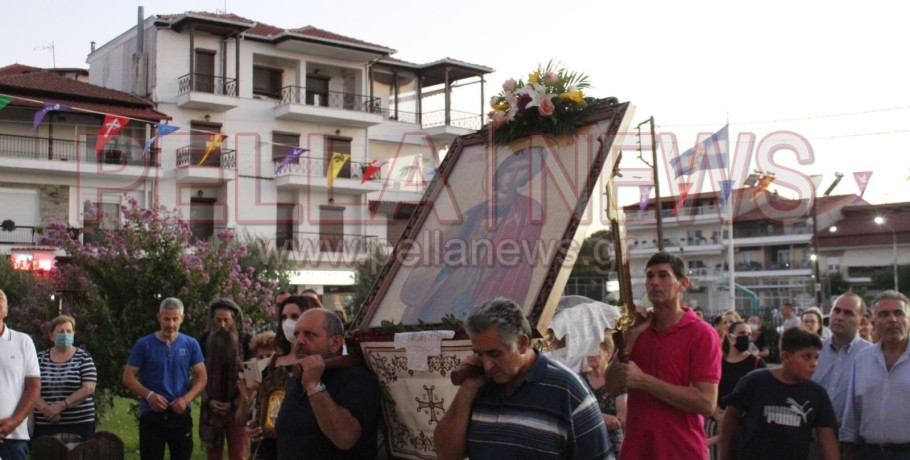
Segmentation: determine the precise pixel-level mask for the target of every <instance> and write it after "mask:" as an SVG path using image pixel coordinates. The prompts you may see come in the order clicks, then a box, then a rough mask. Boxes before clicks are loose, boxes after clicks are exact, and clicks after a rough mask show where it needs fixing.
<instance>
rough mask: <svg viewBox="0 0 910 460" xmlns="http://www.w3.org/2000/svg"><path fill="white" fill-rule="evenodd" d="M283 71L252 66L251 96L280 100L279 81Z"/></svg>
mask: <svg viewBox="0 0 910 460" xmlns="http://www.w3.org/2000/svg"><path fill="white" fill-rule="evenodd" d="M282 74H283V71H282V70H281V69H273V68H270V67H262V66H258V65H254V66H253V94H255V95H258V96H265V97H270V98H273V99H280V98H281V80H282V78H281V77H282Z"/></svg>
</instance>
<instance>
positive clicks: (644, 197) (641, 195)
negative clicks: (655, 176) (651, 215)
mask: <svg viewBox="0 0 910 460" xmlns="http://www.w3.org/2000/svg"><path fill="white" fill-rule="evenodd" d="M653 188H654V186H653V185H639V186H638V209H640V210H642V211H644V210H645V208H647V207H648V204H649V203H650V202H651V189H653Z"/></svg>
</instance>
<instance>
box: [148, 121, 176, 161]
mask: <svg viewBox="0 0 910 460" xmlns="http://www.w3.org/2000/svg"><path fill="white" fill-rule="evenodd" d="M178 129H180V127H179V126H174V125H166V124H164V123H158V125H156V126H155V132H156V133H157V134H155V135H154V136H152V138H151V139H149V140H147V141H145V148H143V149H142V153H143V154H146V153H148V151H149V149H151V148H152V144H154V143H155V140H156V139H158V138H159V137H162V136H167V135H168V134H171V133H172V132H174V131H177V130H178Z"/></svg>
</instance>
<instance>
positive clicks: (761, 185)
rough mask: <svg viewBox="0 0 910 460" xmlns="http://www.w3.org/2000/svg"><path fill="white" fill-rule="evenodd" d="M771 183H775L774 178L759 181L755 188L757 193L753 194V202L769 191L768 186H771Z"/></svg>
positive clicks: (768, 177) (769, 176) (763, 178)
mask: <svg viewBox="0 0 910 460" xmlns="http://www.w3.org/2000/svg"><path fill="white" fill-rule="evenodd" d="M771 182H774V176H772V175H764V176H762V177H761V179H759V180H758V184H757V185H756V186H755V192H754V193H752V201H755V200H756V199H757V198H758V196H759V195H761V194H762V193H765V192H766V191H767V190H768V186H769V185H771Z"/></svg>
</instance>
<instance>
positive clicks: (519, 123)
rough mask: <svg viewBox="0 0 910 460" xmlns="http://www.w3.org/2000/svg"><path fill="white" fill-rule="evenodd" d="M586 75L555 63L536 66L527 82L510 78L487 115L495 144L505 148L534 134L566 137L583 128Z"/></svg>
mask: <svg viewBox="0 0 910 460" xmlns="http://www.w3.org/2000/svg"><path fill="white" fill-rule="evenodd" d="M590 86H591V84H590V83H589V82H588V77H587V75H584V74H582V73H578V72H571V71H569V70H566V69H565V68H562V67H559V64H554V63H553V61H550V62H549V63H547V65H546V66H540V65H538V66H537V69H535V70H534V71H533V72H531V73H530V74H528V81H527V82H524V81H523V80H518V81H516V80H515V79H514V78H510V79H508V80H506V81H505V83H503V84H502V92H500V93H499V94H498V95H496V96H493V97H492V98H491V99H490V107H491V108H492V110H491V111H490V112H489V114H488V116H489V119H490V123H489V125H490V126H489V127H490V129H492V130H493V137H494V141H495V143H496V144H499V145H502V144H507V143H509V142H511V141H512V140H514V139H517V138H520V137H524V136H528V135H530V134H532V133H540V134H550V135H556V136H559V135H567V134H572V133H573V132H575V130H576V129H578V128H579V127H580V126H581V125H582V119H583V118H584V116H585V115H586V110H585V109H587V108H588V102H589V101H587V100H586V99H585V95H584V92H583V90H585V89H587V88H589V87H590Z"/></svg>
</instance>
